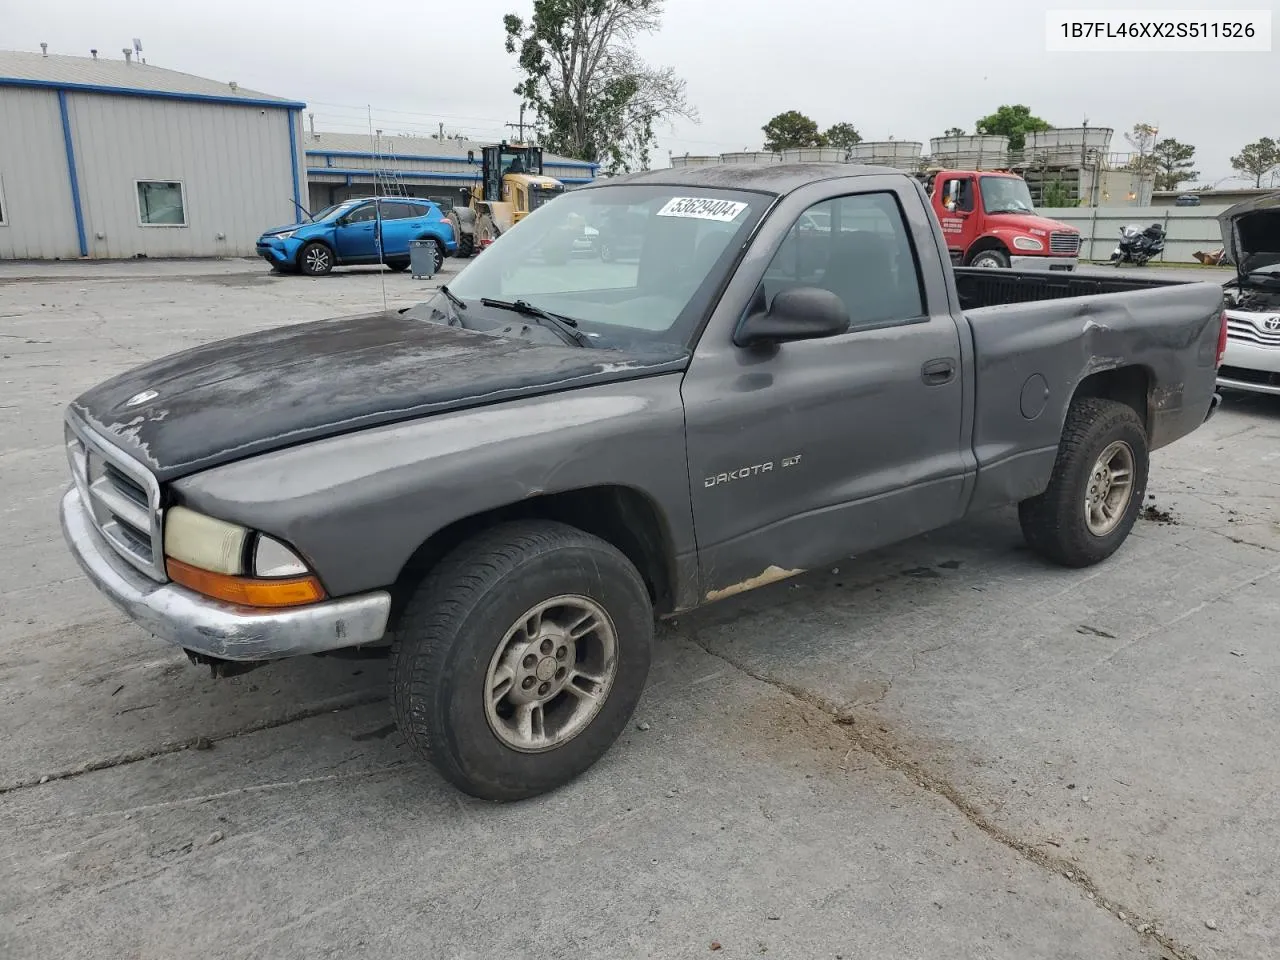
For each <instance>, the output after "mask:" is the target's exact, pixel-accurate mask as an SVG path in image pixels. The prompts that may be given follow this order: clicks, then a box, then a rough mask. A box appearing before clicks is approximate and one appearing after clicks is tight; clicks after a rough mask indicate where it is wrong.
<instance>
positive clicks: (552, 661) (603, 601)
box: [392, 521, 653, 801]
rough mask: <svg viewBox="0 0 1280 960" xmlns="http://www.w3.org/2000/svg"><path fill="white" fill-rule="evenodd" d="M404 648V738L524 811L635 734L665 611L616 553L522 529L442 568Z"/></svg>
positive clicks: (546, 528)
mask: <svg viewBox="0 0 1280 960" xmlns="http://www.w3.org/2000/svg"><path fill="white" fill-rule="evenodd" d="M396 635H397V640H396V644H395V648H394V650H393V653H392V701H393V705H394V710H395V718H396V723H397V725H398V727H399V728H400V731H401V732H402V733H403V734H404V736H405V738H406V739H407V740H408V741H409V743H410V744H411V745H412V746H413V748H414V749H415V751H416V752H417V753H418V754H419V755H420V756H422V757H423V758H424V759H426V760H427V761H428V762H429V763H431V764H432V765H433V766H434V767H435V768H436V769H437V770H439V771H440V773H441V774H442V775H443V776H444V777H445V778H446V779H447V780H449V781H450V782H451V783H453V784H454V785H455V786H457V787H458V788H459V789H461V790H463V791H464V792H466V793H469V794H471V795H472V796H475V797H479V798H481V799H485V800H494V801H508V800H519V799H523V798H526V797H532V796H536V795H538V794H542V793H545V792H547V791H549V790H553V789H555V788H557V787H560V786H562V785H564V784H566V783H568V782H569V781H571V780H573V779H574V778H575V777H577V776H578V775H580V774H581V773H583V772H584V771H586V770H587V769H588V768H589V767H591V766H592V765H593V764H594V763H595V762H596V761H597V760H599V759H600V758H601V757H602V756H603V755H604V754H605V752H606V751H608V749H609V747H610V746H611V745H612V744H613V742H614V741H615V740H616V739H617V737H618V735H619V734H620V733H621V732H622V730H623V729H624V728H625V726H626V724H627V721H628V720H629V719H630V717H631V714H632V712H633V711H634V710H635V707H636V704H637V703H638V702H639V699H640V695H641V693H642V692H643V690H644V683H645V679H646V677H647V676H648V673H649V662H650V656H651V647H652V643H653V608H652V605H651V603H650V600H649V594H648V590H647V588H646V587H645V584H644V580H643V579H642V578H641V576H640V574H639V573H638V572H637V571H636V569H635V567H634V566H633V565H632V564H631V563H630V561H628V560H627V558H626V557H625V556H623V554H622V553H621V552H619V551H618V550H617V549H616V548H614V547H613V546H612V545H610V544H609V543H607V542H605V541H604V540H601V539H599V538H598V537H594V536H591V535H590V534H587V533H584V532H582V531H581V530H578V529H576V528H574V527H570V526H566V525H564V524H560V523H551V522H543V521H533V522H521V523H511V524H503V525H500V526H498V527H495V528H493V529H492V530H490V531H488V532H486V533H482V534H480V535H478V536H477V537H475V538H474V539H472V540H470V541H468V542H467V543H464V544H463V545H462V546H461V547H459V548H457V550H455V551H454V552H453V553H452V554H451V555H450V556H449V557H447V558H446V559H445V560H443V561H442V562H441V563H440V565H439V566H438V567H437V568H436V569H435V570H434V571H433V572H432V573H431V574H430V575H429V576H428V577H427V579H426V580H425V581H424V582H423V583H422V584H421V585H420V586H419V587H418V589H417V590H416V592H415V593H414V595H413V597H412V599H411V600H410V601H409V604H408V606H407V608H406V609H405V613H404V616H403V618H402V621H401V626H400V627H399V628H398V629H397V631H396Z"/></svg>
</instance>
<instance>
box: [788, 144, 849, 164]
mask: <svg viewBox="0 0 1280 960" xmlns="http://www.w3.org/2000/svg"><path fill="white" fill-rule="evenodd" d="M782 162H783V163H843V162H844V151H843V150H837V149H836V148H835V147H800V148H797V149H795V150H783V151H782Z"/></svg>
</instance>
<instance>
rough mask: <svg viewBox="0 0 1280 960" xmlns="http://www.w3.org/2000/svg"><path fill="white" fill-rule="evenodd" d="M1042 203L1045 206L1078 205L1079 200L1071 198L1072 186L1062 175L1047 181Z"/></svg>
mask: <svg viewBox="0 0 1280 960" xmlns="http://www.w3.org/2000/svg"><path fill="white" fill-rule="evenodd" d="M1040 205H1041V206H1045V207H1078V206H1079V205H1080V201H1079V200H1072V199H1071V187H1070V186H1068V185H1067V182H1066V181H1065V180H1063V179H1062V177H1056V178H1055V179H1053V180H1049V181H1046V182H1045V185H1044V190H1043V196H1042V197H1041V199H1040Z"/></svg>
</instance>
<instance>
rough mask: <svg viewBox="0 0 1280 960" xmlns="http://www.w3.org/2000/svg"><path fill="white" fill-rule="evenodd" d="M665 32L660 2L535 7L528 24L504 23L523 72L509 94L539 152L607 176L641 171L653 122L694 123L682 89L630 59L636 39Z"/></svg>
mask: <svg viewBox="0 0 1280 960" xmlns="http://www.w3.org/2000/svg"><path fill="white" fill-rule="evenodd" d="M661 24H662V2H661V0H533V16H532V17H531V18H530V19H529V21H528V22H526V21H525V20H523V19H522V18H521V17H518V16H516V15H515V14H512V13H509V14H507V15H506V16H505V17H503V18H502V25H503V28H504V29H505V30H506V34H507V39H506V48H507V53H511V54H515V55H516V58H517V63H518V64H519V69H520V72H521V73H522V74H523V79H522V80H521V81H520V83H519V85H517V86H516V88H515V93H516V94H517V95H518V96H519V97H520V98H521V100H522V101H523V102H525V103H526V104H528V105H529V106H531V107H532V108H533V110H534V113H535V114H536V116H537V130H538V142H539V143H540V144H541V145H542V146H543V147H544V148H545V149H547V150H549V151H551V152H553V153H558V154H561V155H563V156H567V157H573V158H574V159H577V160H586V161H589V162H592V163H600V164H602V165H603V166H604V167H605V169H606V171H607V172H608V173H619V172H625V171H629V170H631V169H633V168H634V167H639V168H641V169H647V168H648V166H649V157H650V151H651V150H652V148H653V145H654V143H655V141H656V138H655V136H654V125H655V124H657V123H659V122H662V121H665V122H667V123H670V122H671V121H673V120H675V119H676V118H677V117H683V118H685V119H688V120H693V121H695V122H696V121H697V112H696V111H695V110H694V109H693V108H692V107H691V106H690V105H689V103H688V101H687V100H686V99H685V83H684V81H683V80H681V79H680V78H679V77H677V76H676V74H675V71H674V70H672V69H671V68H670V67H653V66H650V65H649V64H647V63H646V62H645V61H644V60H643V59H641V57H640V55H639V54H638V53H637V52H636V48H635V41H636V38H637V37H639V36H641V35H643V34H648V33H654V32H656V31H657V29H658V28H659V27H660V26H661Z"/></svg>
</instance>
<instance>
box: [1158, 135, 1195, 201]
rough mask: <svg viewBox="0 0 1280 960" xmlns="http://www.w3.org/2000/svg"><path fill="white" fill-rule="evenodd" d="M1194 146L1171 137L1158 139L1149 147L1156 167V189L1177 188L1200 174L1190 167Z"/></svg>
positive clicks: (1191, 165)
mask: <svg viewBox="0 0 1280 960" xmlns="http://www.w3.org/2000/svg"><path fill="white" fill-rule="evenodd" d="M1195 155H1196V148H1195V147H1193V146H1191V144H1189V143H1179V142H1178V141H1177V140H1174V139H1173V138H1172V137H1168V138H1166V139H1164V140H1160V141H1158V142H1157V143H1156V145H1155V146H1154V147H1152V148H1151V161H1152V163H1153V164H1154V165H1155V168H1156V183H1155V187H1156V189H1157V190H1177V189H1178V187H1179V185H1181V184H1183V183H1186V182H1187V181H1188V180H1194V179H1195V178H1196V177H1198V176H1199V175H1200V174H1199V173H1198V172H1196V171H1195V170H1193V169H1192V167H1193V165H1194V164H1193V161H1192V157H1194V156H1195Z"/></svg>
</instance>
